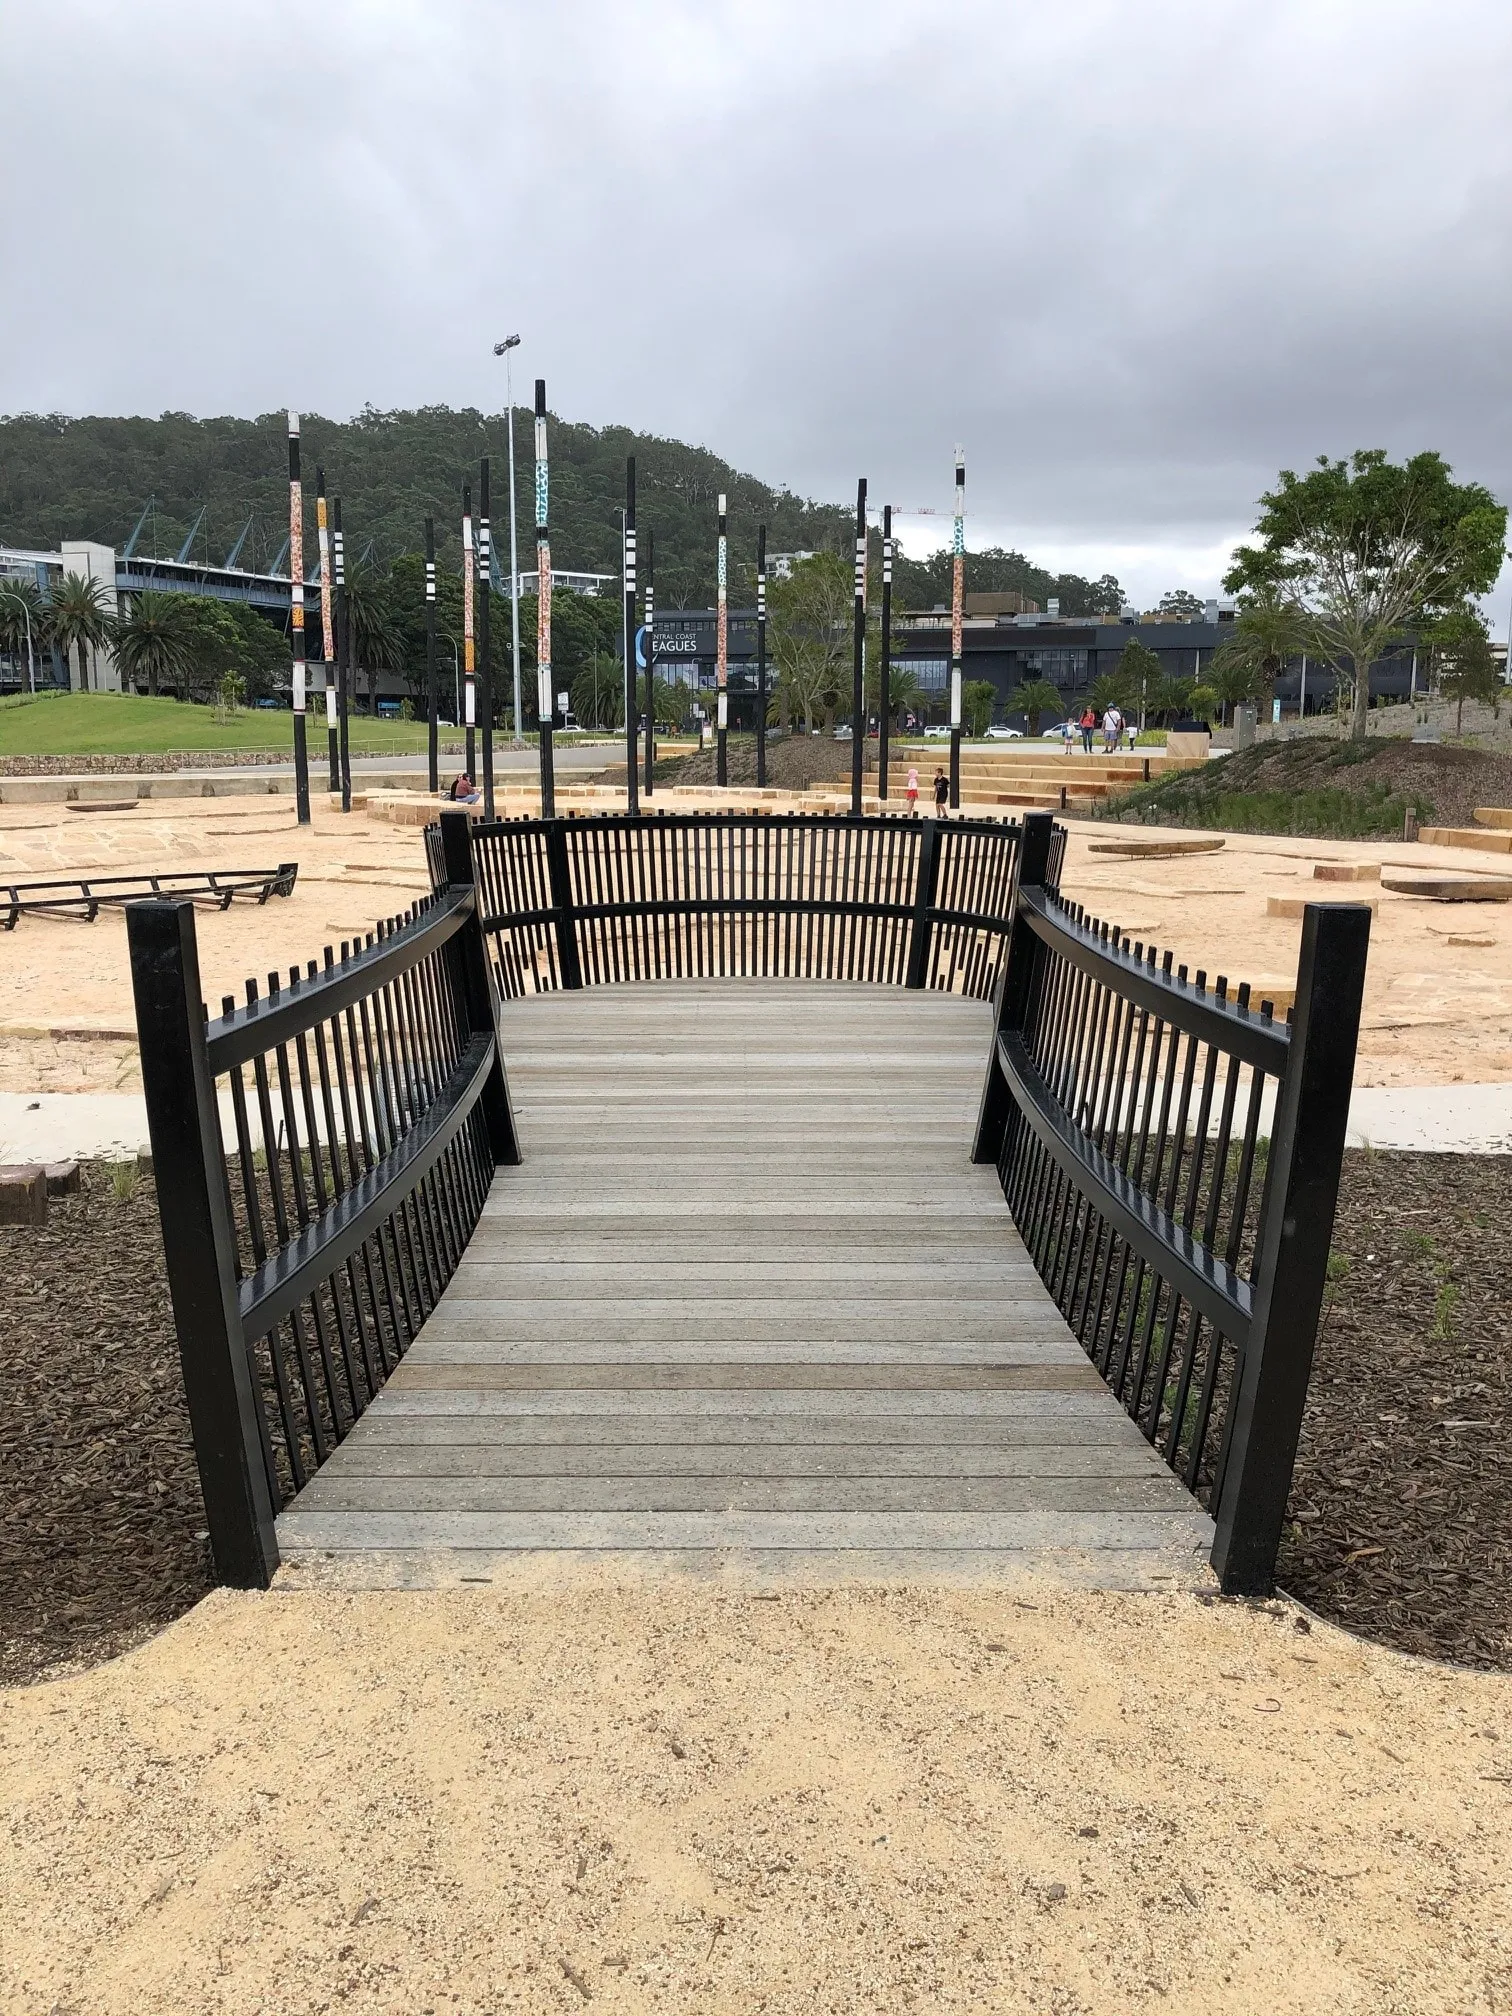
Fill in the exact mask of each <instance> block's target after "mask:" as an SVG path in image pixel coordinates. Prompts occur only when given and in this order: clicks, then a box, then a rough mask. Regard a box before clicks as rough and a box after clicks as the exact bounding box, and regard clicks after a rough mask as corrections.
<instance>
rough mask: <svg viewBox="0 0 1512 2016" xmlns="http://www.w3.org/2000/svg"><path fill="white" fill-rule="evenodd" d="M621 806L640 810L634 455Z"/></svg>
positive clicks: (628, 491) (628, 488)
mask: <svg viewBox="0 0 1512 2016" xmlns="http://www.w3.org/2000/svg"><path fill="white" fill-rule="evenodd" d="M624 564H625V645H624V648H625V810H626V811H627V812H628V813H630V815H631V816H632V818H633V817H634V815H635V814H636V813H637V812H639V810H640V790H639V786H640V773H639V770H638V769H637V767H636V759H637V757H638V756H639V754H640V751H639V749H638V747H637V745H636V740H635V457H634V456H633V455H627V456H626V457H625V563H624Z"/></svg>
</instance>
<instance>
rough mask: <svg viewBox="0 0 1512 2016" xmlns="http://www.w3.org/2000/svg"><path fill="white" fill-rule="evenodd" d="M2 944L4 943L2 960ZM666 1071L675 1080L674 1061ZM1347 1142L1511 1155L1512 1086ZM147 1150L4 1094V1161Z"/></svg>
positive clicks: (1353, 1104)
mask: <svg viewBox="0 0 1512 2016" xmlns="http://www.w3.org/2000/svg"><path fill="white" fill-rule="evenodd" d="M4 945H5V941H4V939H0V957H3V955H4ZM880 991H881V990H879V992H880ZM510 1012H511V1014H513V1013H515V1012H516V1011H515V1010H514V1009H511V1011H510ZM984 1054H985V1052H984ZM668 1069H669V1082H671V1081H672V1080H675V1076H676V1071H677V1065H676V1062H675V1060H674V1061H673V1062H671V1063H669V1067H668ZM1349 1144H1350V1146H1351V1147H1352V1148H1365V1147H1371V1148H1398V1149H1416V1150H1419V1151H1421V1152H1425V1153H1428V1154H1445V1155H1448V1154H1456V1155H1507V1154H1512V1084H1501V1085H1384V1086H1362V1087H1357V1088H1356V1089H1355V1092H1354V1095H1353V1097H1352V1098H1351V1099H1350V1102H1349ZM146 1147H147V1110H146V1108H145V1107H144V1105H143V1104H142V1097H141V1094H140V1093H139V1092H0V1161H4V1162H60V1161H63V1160H65V1159H66V1158H67V1157H69V1156H74V1155H77V1156H87V1157H89V1158H91V1159H103V1160H106V1161H111V1160H116V1159H120V1158H122V1157H128V1156H133V1155H135V1154H137V1153H138V1152H139V1151H141V1150H144V1149H145V1148H146Z"/></svg>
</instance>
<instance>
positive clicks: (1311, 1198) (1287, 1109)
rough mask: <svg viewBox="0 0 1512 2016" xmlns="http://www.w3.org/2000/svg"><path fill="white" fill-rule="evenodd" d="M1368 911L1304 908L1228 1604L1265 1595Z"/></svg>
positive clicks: (1234, 1451) (1305, 1349)
mask: <svg viewBox="0 0 1512 2016" xmlns="http://www.w3.org/2000/svg"><path fill="white" fill-rule="evenodd" d="M1369 944H1370V912H1369V910H1368V909H1367V908H1366V907H1365V906H1364V905H1363V904H1327V905H1325V904H1318V903H1309V904H1308V906H1307V908H1306V910H1305V911H1304V912H1303V921H1302V956H1301V960H1300V963H1299V966H1298V969H1297V1006H1296V1012H1295V1014H1294V1016H1293V1018H1292V1031H1291V1054H1290V1057H1289V1058H1288V1062H1287V1070H1286V1075H1285V1077H1284V1078H1283V1080H1282V1082H1281V1085H1280V1087H1279V1089H1278V1092H1277V1097H1276V1114H1275V1118H1274V1120H1273V1122H1272V1125H1271V1145H1270V1155H1269V1158H1268V1161H1267V1165H1266V1173H1265V1197H1264V1202H1263V1204H1262V1207H1261V1217H1260V1228H1259V1239H1258V1246H1259V1251H1258V1253H1257V1255H1256V1258H1257V1262H1258V1265H1257V1267H1256V1270H1255V1283H1256V1288H1255V1311H1254V1317H1253V1322H1252V1326H1251V1331H1250V1345H1249V1349H1248V1350H1247V1351H1246V1352H1245V1354H1244V1363H1243V1367H1242V1369H1241V1371H1240V1373H1239V1375H1238V1377H1239V1390H1238V1392H1237V1394H1236V1395H1235V1396H1234V1402H1233V1415H1232V1426H1231V1432H1230V1443H1229V1450H1228V1460H1227V1463H1226V1465H1225V1467H1224V1471H1223V1493H1222V1497H1221V1499H1220V1501H1219V1503H1218V1504H1217V1505H1216V1506H1215V1507H1214V1520H1215V1523H1216V1525H1217V1529H1218V1530H1217V1534H1216V1536H1215V1538H1214V1541H1213V1553H1212V1562H1213V1567H1214V1569H1215V1570H1216V1572H1217V1575H1218V1579H1219V1581H1220V1583H1221V1584H1222V1586H1223V1589H1224V1592H1225V1594H1227V1595H1230V1596H1264V1595H1268V1594H1269V1593H1270V1589H1271V1584H1272V1581H1273V1579H1274V1576H1275V1567H1276V1551H1277V1549H1278V1547H1279V1546H1280V1543H1281V1527H1282V1522H1283V1520H1284V1519H1285V1516H1286V1500H1287V1494H1288V1492H1289V1491H1290V1489H1291V1478H1292V1466H1293V1464H1294V1463H1295V1461H1296V1456H1297V1442H1298V1439H1299V1437H1300V1435H1301V1432H1302V1410H1303V1407H1304V1405H1305V1404H1306V1401H1307V1382H1308V1378H1309V1375H1310V1374H1311V1372H1312V1359H1313V1348H1314V1344H1315V1342H1316V1338H1317V1329H1318V1317H1319V1314H1320V1312H1321V1310H1322V1306H1323V1289H1324V1284H1325V1282H1326V1280H1327V1275H1328V1252H1329V1242H1330V1240H1331V1239H1332V1237H1333V1224H1334V1210H1335V1207H1336V1205H1337V1203H1338V1199H1339V1173H1340V1170H1341V1168H1342V1166H1343V1161H1344V1141H1345V1136H1346V1134H1347V1131H1348V1125H1349V1094H1350V1088H1351V1085H1352V1083H1353V1080H1354V1063H1355V1045H1356V1041H1357V1037H1358V1032H1359V1026H1360V1003H1361V1000H1362V998H1363V996H1364V992H1365V959H1366V953H1367V951H1368V949H1369Z"/></svg>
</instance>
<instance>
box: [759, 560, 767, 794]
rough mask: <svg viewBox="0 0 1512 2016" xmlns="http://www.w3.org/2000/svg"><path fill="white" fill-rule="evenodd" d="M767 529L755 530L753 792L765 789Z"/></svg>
mask: <svg viewBox="0 0 1512 2016" xmlns="http://www.w3.org/2000/svg"><path fill="white" fill-rule="evenodd" d="M766 717H767V688H766V527H765V525H758V526H757V528H756V789H757V790H758V791H764V790H765V789H766Z"/></svg>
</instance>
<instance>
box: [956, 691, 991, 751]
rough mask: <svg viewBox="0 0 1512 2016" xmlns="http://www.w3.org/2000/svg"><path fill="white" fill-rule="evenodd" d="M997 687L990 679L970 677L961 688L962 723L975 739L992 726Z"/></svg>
mask: <svg viewBox="0 0 1512 2016" xmlns="http://www.w3.org/2000/svg"><path fill="white" fill-rule="evenodd" d="M996 699H997V688H996V687H995V686H994V685H993V683H992V681H991V680H990V679H968V680H967V681H966V682H965V684H964V685H963V686H962V688H961V725H962V727H963V728H964V729H965V730H966V733H967V734H968V735H969V736H971V737H972V738H973V739H974V740H977V739H980V737H982V736H983V735H985V734H986V733H987V730H988V729H989V728H990V727H991V726H992V706H993V702H994V701H995V700H996Z"/></svg>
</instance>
